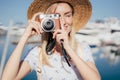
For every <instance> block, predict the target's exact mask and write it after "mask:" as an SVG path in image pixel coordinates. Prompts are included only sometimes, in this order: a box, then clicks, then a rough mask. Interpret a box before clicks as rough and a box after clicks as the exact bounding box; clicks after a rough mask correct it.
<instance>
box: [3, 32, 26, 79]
mask: <svg viewBox="0 0 120 80" xmlns="http://www.w3.org/2000/svg"><path fill="white" fill-rule="evenodd" d="M27 39H28V37H27V35H26V34H24V35H23V36H22V38H21V39H20V41H19V43H18V45H17V46H16V48H15V50H14V51H13V53H12V55H11V56H10V58H9V60H8V62H7V64H6V66H5V68H4V71H3V75H2V80H14V78H15V77H16V75H17V73H18V70H19V66H20V58H21V55H22V51H23V48H24V46H25V43H26V42H27Z"/></svg>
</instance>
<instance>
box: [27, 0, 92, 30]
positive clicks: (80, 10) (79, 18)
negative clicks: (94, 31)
mask: <svg viewBox="0 0 120 80" xmlns="http://www.w3.org/2000/svg"><path fill="white" fill-rule="evenodd" d="M57 1H65V2H68V3H70V4H71V5H72V6H73V7H74V12H75V13H74V21H73V26H74V27H75V31H76V32H77V31H78V30H79V29H81V28H83V27H84V26H85V24H86V23H87V22H88V20H89V18H90V16H91V13H92V7H91V4H90V1H89V0H34V1H33V2H32V3H31V5H30V7H29V9H28V14H27V17H28V19H31V18H32V16H33V15H34V14H35V13H37V12H42V13H45V12H46V10H47V8H48V7H49V6H50V5H51V4H52V3H55V2H57Z"/></svg>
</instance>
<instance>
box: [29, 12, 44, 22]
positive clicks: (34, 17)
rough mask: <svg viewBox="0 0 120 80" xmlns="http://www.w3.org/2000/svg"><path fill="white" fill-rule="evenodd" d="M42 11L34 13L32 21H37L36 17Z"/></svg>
mask: <svg viewBox="0 0 120 80" xmlns="http://www.w3.org/2000/svg"><path fill="white" fill-rule="evenodd" d="M41 14H42V13H41V12H38V13H35V14H34V15H33V17H32V19H31V20H32V21H35V19H36V17H37V16H38V15H41Z"/></svg>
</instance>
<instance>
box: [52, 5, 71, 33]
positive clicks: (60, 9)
mask: <svg viewBox="0 0 120 80" xmlns="http://www.w3.org/2000/svg"><path fill="white" fill-rule="evenodd" d="M54 13H55V14H60V16H61V17H60V24H61V26H60V28H61V27H62V29H64V30H65V31H67V32H68V33H69V32H70V31H71V29H72V24H73V14H72V9H71V7H70V6H69V5H68V4H67V3H59V4H57V6H56V9H55V11H54ZM58 27H59V26H58Z"/></svg>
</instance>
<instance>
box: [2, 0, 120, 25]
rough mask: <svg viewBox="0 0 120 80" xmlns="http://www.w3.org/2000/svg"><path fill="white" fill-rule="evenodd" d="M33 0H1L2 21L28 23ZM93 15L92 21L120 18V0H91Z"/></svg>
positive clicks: (5, 22) (6, 22)
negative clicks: (28, 11)
mask: <svg viewBox="0 0 120 80" xmlns="http://www.w3.org/2000/svg"><path fill="white" fill-rule="evenodd" d="M32 1H33V0H0V22H1V23H2V24H3V25H4V26H8V25H9V22H10V21H11V20H12V21H14V22H15V23H16V22H22V23H24V24H26V23H27V9H28V7H29V5H30V3H31V2H32ZM90 1H91V4H92V10H93V11H92V16H91V18H90V21H95V20H96V19H103V18H109V17H117V18H118V19H120V9H119V8H120V0H90Z"/></svg>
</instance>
